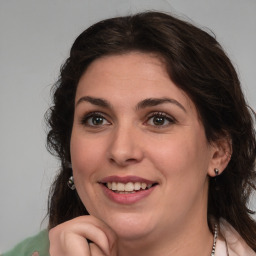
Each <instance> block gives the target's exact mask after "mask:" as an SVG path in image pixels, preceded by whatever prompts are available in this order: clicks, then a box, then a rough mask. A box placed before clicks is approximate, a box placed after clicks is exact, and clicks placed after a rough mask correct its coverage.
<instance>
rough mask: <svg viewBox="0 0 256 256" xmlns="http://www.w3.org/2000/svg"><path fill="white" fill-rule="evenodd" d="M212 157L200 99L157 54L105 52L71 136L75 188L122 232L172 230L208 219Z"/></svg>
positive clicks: (91, 71) (86, 85) (84, 85)
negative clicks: (197, 100)
mask: <svg viewBox="0 0 256 256" xmlns="http://www.w3.org/2000/svg"><path fill="white" fill-rule="evenodd" d="M212 157H213V148H212V146H211V145H209V143H208V142H207V140H206V137H205V132H204V128H203V126H202V123H201V122H200V120H199V117H198V114H197V111H196V108H195V105H194V104H193V102H192V101H191V100H190V99H189V97H188V96H187V95H186V94H185V93H184V92H183V91H182V90H180V89H179V88H178V87H177V86H176V85H175V84H174V83H173V82H172V81H171V80H170V78H169V76H168V74H167V72H166V69H165V66H164V64H163V63H162V62H161V61H160V59H159V58H157V57H156V56H153V55H149V54H143V53H138V52H132V53H129V54H124V55H117V56H107V57H103V58H100V59H97V60H95V61H94V62H93V63H92V64H91V65H90V66H89V67H88V69H87V70H86V72H85V73H84V75H83V76H82V77H81V79H80V81H79V84H78V88H77V92H76V99H75V114H74V124H73V130H72V136H71V160H72V168H73V173H74V180H75V184H76V189H77V192H78V194H79V196H80V198H81V200H82V202H83V204H84V205H85V207H86V209H87V210H88V212H89V213H90V214H91V215H94V216H96V217H98V218H99V219H101V220H103V221H104V222H106V223H107V224H108V225H109V226H110V227H111V228H112V229H113V230H114V231H115V232H116V233H117V235H118V236H119V237H123V238H126V239H127V238H129V239H138V238H139V237H145V236H146V235H149V236H150V235H153V234H154V236H157V235H163V234H165V235H168V234H169V233H170V232H176V233H177V232H178V230H179V229H180V228H182V227H184V226H185V225H188V224H189V223H190V222H191V221H194V222H195V223H197V221H198V220H202V218H204V219H205V220H206V212H207V189H208V178H207V172H208V171H209V170H211V169H213V168H214V166H212V161H211V160H212ZM124 190H125V191H124Z"/></svg>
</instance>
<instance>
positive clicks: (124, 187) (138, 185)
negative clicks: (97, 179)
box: [106, 182, 152, 194]
mask: <svg viewBox="0 0 256 256" xmlns="http://www.w3.org/2000/svg"><path fill="white" fill-rule="evenodd" d="M106 185H107V187H108V188H109V189H111V190H113V191H116V192H123V193H124V194H127V193H134V192H135V191H138V190H141V189H143V190H145V189H146V188H151V187H152V184H146V183H145V182H128V183H121V182H108V183H107V184H106Z"/></svg>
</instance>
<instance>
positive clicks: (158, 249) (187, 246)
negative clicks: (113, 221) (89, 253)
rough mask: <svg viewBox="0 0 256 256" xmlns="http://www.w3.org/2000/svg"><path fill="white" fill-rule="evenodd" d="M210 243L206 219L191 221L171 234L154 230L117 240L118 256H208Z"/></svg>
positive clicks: (210, 249) (211, 237)
mask: <svg viewBox="0 0 256 256" xmlns="http://www.w3.org/2000/svg"><path fill="white" fill-rule="evenodd" d="M183 226H185V224H184V225H183ZM212 245H213V234H212V233H211V232H210V230H209V228H208V224H207V220H206V221H205V223H202V221H200V222H199V223H192V224H190V226H188V227H187V228H186V229H183V231H182V232H181V231H178V230H177V229H175V231H173V232H172V233H171V234H163V233H161V232H155V233H154V234H149V235H148V236H147V237H143V238H142V239H136V240H133V241H127V240H125V241H122V240H119V241H118V256H130V255H133V256H144V255H145V256H155V255H162V256H172V255H173V256H174V255H175V256H187V255H190V256H198V255H202V256H204V255H205V256H210V255H211V251H212Z"/></svg>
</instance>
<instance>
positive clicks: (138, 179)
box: [100, 176, 157, 184]
mask: <svg viewBox="0 0 256 256" xmlns="http://www.w3.org/2000/svg"><path fill="white" fill-rule="evenodd" d="M107 182H120V183H128V182H144V183H146V184H154V183H157V182H155V181H152V180H148V179H144V178H141V177H138V176H124V177H120V176H108V177H105V178H103V179H102V180H101V181H100V183H107Z"/></svg>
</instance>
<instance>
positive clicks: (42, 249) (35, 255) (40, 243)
mask: <svg viewBox="0 0 256 256" xmlns="http://www.w3.org/2000/svg"><path fill="white" fill-rule="evenodd" d="M18 255H19V256H49V238H48V231H47V230H43V231H41V232H40V233H38V234H37V235H35V236H33V237H29V238H27V239H25V240H24V241H22V242H21V243H19V244H18V245H16V246H15V247H14V248H13V249H11V250H10V251H8V252H6V253H4V254H2V255H1V256H18Z"/></svg>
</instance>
